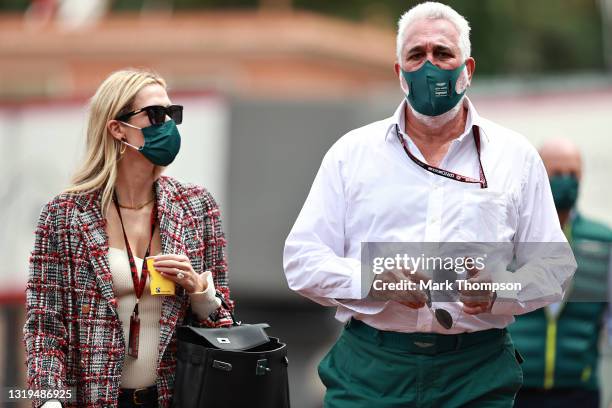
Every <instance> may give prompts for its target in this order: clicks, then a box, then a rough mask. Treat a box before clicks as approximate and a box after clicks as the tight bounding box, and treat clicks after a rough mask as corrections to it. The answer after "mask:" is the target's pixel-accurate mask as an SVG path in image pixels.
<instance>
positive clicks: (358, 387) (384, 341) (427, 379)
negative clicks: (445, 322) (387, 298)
mask: <svg viewBox="0 0 612 408" xmlns="http://www.w3.org/2000/svg"><path fill="white" fill-rule="evenodd" d="M521 361H522V360H521V357H520V355H519V354H518V353H516V351H515V349H514V345H513V344H512V340H511V338H510V335H509V334H508V333H507V331H506V330H505V329H504V330H486V331H482V332H476V333H467V334H461V335H440V334H432V333H396V332H384V331H379V330H376V329H374V328H372V327H370V326H367V325H365V324H364V323H362V322H360V321H358V320H354V319H353V320H351V321H350V322H349V323H348V324H347V326H346V327H345V328H344V330H343V332H342V334H341V336H340V338H339V339H338V341H337V342H336V344H335V345H334V346H333V347H332V349H331V350H330V351H329V352H328V353H327V355H326V356H325V357H324V358H323V360H322V361H321V363H320V364H319V376H320V378H321V381H322V382H323V384H324V385H325V387H326V388H327V392H326V393H325V400H324V407H325V408H404V407H419V408H420V407H426V408H429V407H440V408H452V407H512V406H513V404H514V397H515V395H516V392H517V391H518V390H519V388H520V387H521V384H522V382H523V372H522V370H521V367H520V362H521Z"/></svg>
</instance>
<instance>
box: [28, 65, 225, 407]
mask: <svg viewBox="0 0 612 408" xmlns="http://www.w3.org/2000/svg"><path fill="white" fill-rule="evenodd" d="M181 121H182V106H178V105H172V103H171V101H170V99H169V97H168V95H167V93H166V84H165V82H164V80H163V79H162V78H160V77H159V76H157V75H156V74H154V73H151V72H147V71H140V70H123V71H118V72H115V73H113V74H112V75H110V76H109V77H108V78H107V79H106V80H105V81H104V82H103V83H102V85H101V86H100V87H99V89H98V90H97V92H96V94H95V95H94V97H93V98H92V101H91V110H90V114H89V126H88V130H87V148H86V157H85V160H84V161H83V163H82V166H81V168H80V169H79V170H78V171H77V172H76V174H75V176H74V178H73V183H72V186H71V187H69V188H68V189H67V190H66V191H64V192H63V193H61V194H59V195H57V196H56V197H55V198H53V199H52V200H51V201H50V202H48V203H47V204H46V205H45V206H44V207H43V209H42V212H41V214H40V218H39V222H38V226H37V228H36V237H35V244H34V250H33V251H32V254H31V257H30V274H29V280H28V285H27V291H26V293H27V318H26V319H27V320H26V324H25V326H24V340H25V345H26V351H27V366H28V385H29V387H30V388H33V389H42V390H57V389H59V388H72V390H73V391H72V392H73V394H74V395H73V398H72V400H71V401H62V404H63V406H74V407H79V408H84V407H102V406H104V407H115V406H119V407H130V406H138V407H157V406H159V407H168V406H170V405H171V401H172V391H173V385H174V372H175V368H176V327H177V326H178V325H180V324H182V323H183V320H184V318H185V316H186V313H187V309H188V307H189V306H191V310H192V313H193V316H194V317H195V318H196V320H198V321H199V322H200V324H203V325H206V326H210V327H213V326H226V325H230V324H231V320H230V315H229V313H228V311H227V310H225V309H223V308H221V307H220V300H219V299H218V298H217V297H216V296H215V293H217V294H218V295H221V296H223V297H224V298H225V300H226V301H228V304H229V305H230V307H233V304H232V302H231V301H230V300H229V289H228V287H227V264H226V262H225V259H224V249H225V239H224V236H223V232H222V229H221V222H220V214H219V209H218V207H217V204H216V203H215V201H214V199H213V198H212V197H211V195H210V193H208V192H207V191H206V190H205V189H203V188H202V187H199V186H196V185H193V184H186V183H181V182H179V181H178V180H175V179H173V178H171V177H167V176H163V175H161V173H162V172H163V171H164V169H165V166H167V165H169V164H170V163H171V162H172V161H173V160H174V158H175V156H176V155H177V153H178V152H179V148H180V135H179V132H178V129H177V127H176V125H178V124H180V123H181ZM149 255H150V256H153V257H154V265H153V266H154V269H155V270H157V271H158V272H160V274H161V275H162V276H163V277H165V278H166V279H169V280H171V281H172V282H174V283H175V288H176V290H175V295H169V296H160V295H152V294H151V291H150V284H149V281H150V279H147V277H149V276H150V272H149V270H148V269H149V268H148V267H147V265H146V262H145V261H144V258H147V256H149ZM41 397H42V395H41ZM45 400H47V398H44V397H43V398H40V399H36V400H34V406H40V404H43V403H44V407H45V408H47V407H52V406H60V405H59V402H57V401H53V400H47V401H45ZM139 402H144V404H138V403H139Z"/></svg>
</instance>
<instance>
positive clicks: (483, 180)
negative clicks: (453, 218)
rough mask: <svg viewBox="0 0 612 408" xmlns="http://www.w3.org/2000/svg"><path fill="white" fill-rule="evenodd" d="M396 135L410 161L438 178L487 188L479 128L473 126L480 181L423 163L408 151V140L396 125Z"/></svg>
mask: <svg viewBox="0 0 612 408" xmlns="http://www.w3.org/2000/svg"><path fill="white" fill-rule="evenodd" d="M395 134H396V135H397V138H398V139H399V141H400V143H401V144H402V147H403V148H404V151H405V152H406V154H407V155H408V157H410V159H411V160H412V161H413V162H415V163H416V164H418V165H419V166H421V167H422V168H424V169H425V170H427V171H429V172H431V173H434V174H436V175H438V176H442V177H446V178H449V179H452V180H456V181H460V182H462V183H478V184H480V188H487V186H488V184H487V178H486V177H485V174H484V170H483V168H482V161H481V160H480V129H479V128H478V126H476V125H474V126H472V134H473V135H474V143H475V144H476V153H477V154H478V165H479V166H480V179H479V180H478V179H475V178H473V177H468V176H462V175H461V174H457V173H453V172H452V171H449V170H444V169H441V168H439V167H435V166H431V165H429V164H427V163H423V162H422V161H421V160H419V159H417V158H416V157H415V156H414V155H413V154H412V153H410V149H408V144H407V143H406V140H404V138H403V137H402V136H401V134H400V130H399V126H398V125H397V124H395Z"/></svg>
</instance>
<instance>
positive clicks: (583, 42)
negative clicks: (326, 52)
mask: <svg viewBox="0 0 612 408" xmlns="http://www.w3.org/2000/svg"><path fill="white" fill-rule="evenodd" d="M419 2H420V1H418V0H292V1H291V4H292V6H293V8H295V9H299V10H308V11H311V12H316V13H323V14H326V15H329V16H332V17H337V18H342V19H349V20H353V21H365V22H369V23H372V24H376V25H378V26H381V27H384V28H387V29H391V30H395V29H396V24H397V20H398V18H399V16H400V15H401V14H402V13H403V12H404V11H406V10H408V9H409V8H410V7H412V6H413V5H415V4H417V3H419ZM444 2H445V3H447V4H449V5H450V6H452V7H453V8H455V9H456V10H457V11H458V12H459V13H461V14H462V15H464V16H465V17H466V18H467V19H468V21H469V22H470V24H471V26H472V35H471V39H472V54H473V56H474V58H475V59H476V62H477V70H478V72H479V74H496V75H508V74H509V75H512V74H520V75H526V74H541V73H555V72H567V71H581V70H592V71H593V70H595V71H596V70H603V69H604V61H603V52H602V23H601V16H600V11H599V7H598V0H446V1H444ZM261 3H262V0H114V1H112V8H113V10H115V11H125V10H139V9H141V8H142V7H143V6H146V7H149V8H154V7H156V6H163V5H170V4H171V5H172V7H173V8H174V9H177V10H182V9H200V10H206V9H244V8H247V9H248V8H250V9H254V8H256V7H259V6H260V4H261ZM28 4H29V1H28V0H0V11H2V10H10V11H15V10H25V8H26V7H27V5H28ZM347 46H351V45H350V44H347Z"/></svg>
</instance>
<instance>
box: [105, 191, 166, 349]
mask: <svg viewBox="0 0 612 408" xmlns="http://www.w3.org/2000/svg"><path fill="white" fill-rule="evenodd" d="M113 202H114V203H115V208H116V209H117V214H119V221H121V230H122V231H123V239H124V240H125V248H126V250H127V254H128V261H129V263H130V271H131V272H132V284H133V285H134V293H135V294H136V304H135V305H134V310H133V311H132V315H131V316H130V333H129V334H130V336H129V341H128V354H129V355H130V356H132V357H134V358H138V338H139V335H140V318H139V317H138V301H139V300H140V297H141V296H142V293H143V292H144V288H145V285H146V283H147V277H148V276H149V268H148V267H147V257H148V256H149V253H150V252H151V242H152V241H153V233H154V232H155V224H156V223H157V204H154V205H153V209H152V210H151V236H150V237H149V244H148V245H147V251H146V252H145V255H144V259H143V260H142V273H141V276H140V279H139V278H138V269H136V262H134V255H133V254H132V249H131V248H130V243H129V241H128V238H127V234H126V233H125V227H124V226H123V218H122V217H121V210H120V209H119V201H118V200H117V194H116V193H113Z"/></svg>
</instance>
